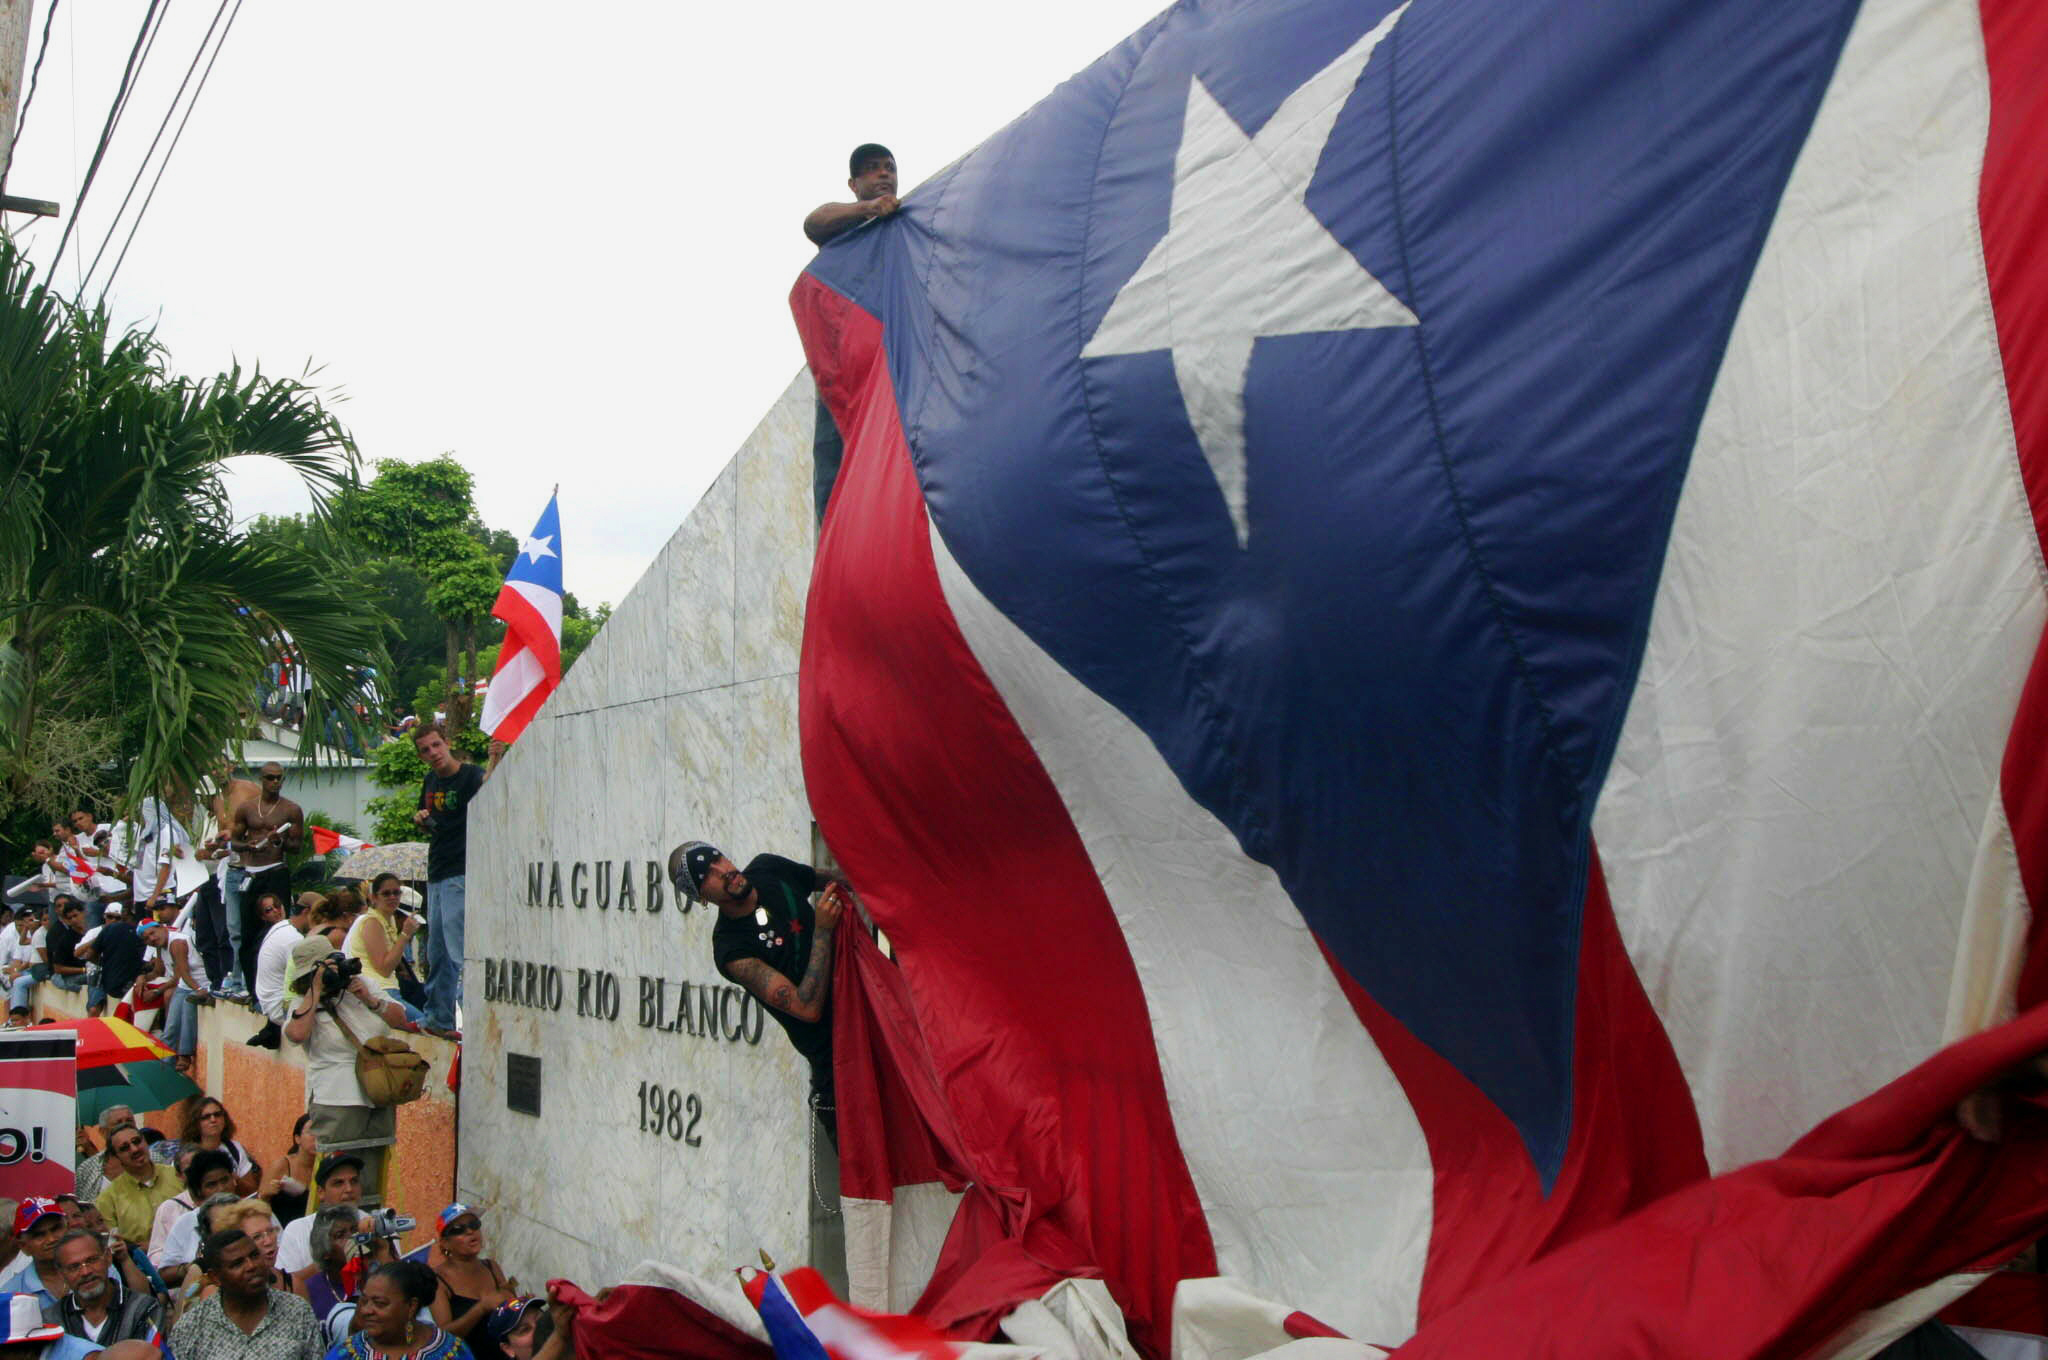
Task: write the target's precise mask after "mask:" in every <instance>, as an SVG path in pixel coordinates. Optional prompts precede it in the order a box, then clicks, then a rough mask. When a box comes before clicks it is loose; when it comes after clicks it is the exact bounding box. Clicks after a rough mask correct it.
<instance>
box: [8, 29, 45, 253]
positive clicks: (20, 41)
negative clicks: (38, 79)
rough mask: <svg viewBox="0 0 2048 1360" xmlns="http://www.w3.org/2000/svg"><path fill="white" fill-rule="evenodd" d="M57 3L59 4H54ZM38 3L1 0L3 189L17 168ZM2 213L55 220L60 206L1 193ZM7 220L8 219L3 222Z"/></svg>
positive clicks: (41, 200) (36, 199)
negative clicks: (23, 92) (31, 28)
mask: <svg viewBox="0 0 2048 1360" xmlns="http://www.w3.org/2000/svg"><path fill="white" fill-rule="evenodd" d="M51 3H53V4H54V3H55V0H51ZM33 8H34V0H0V189H4V188H5V186H6V184H7V172H8V170H10V169H11V168H13V165H14V129H15V124H16V122H17V120H18V119H19V118H20V117H21V76H22V71H23V69H24V68H25V67H26V66H27V65H28V30H29V18H30V13H29V12H30V10H31V9H33ZM0 210H4V211H5V212H25V213H33V214H35V215H36V216H37V217H55V216H56V215H57V205H56V204H55V203H50V202H47V201H45V200H43V199H38V198H16V197H14V196H13V195H11V194H4V193H0ZM0 220H4V219H0Z"/></svg>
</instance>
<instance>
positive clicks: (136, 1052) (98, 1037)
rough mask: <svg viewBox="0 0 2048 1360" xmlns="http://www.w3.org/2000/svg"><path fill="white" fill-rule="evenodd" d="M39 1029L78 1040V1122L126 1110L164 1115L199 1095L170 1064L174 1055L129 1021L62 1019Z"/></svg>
mask: <svg viewBox="0 0 2048 1360" xmlns="http://www.w3.org/2000/svg"><path fill="white" fill-rule="evenodd" d="M37 1028H38V1029H68V1030H71V1031H72V1032H73V1033H75V1034H77V1036H78V1121H79V1122H80V1123H81V1124H85V1123H91V1122H92V1121H94V1120H96V1119H98V1118H99V1117H100V1114H101V1112H102V1111H104V1110H107V1109H109V1108H110V1107H112V1106H115V1105H126V1106H128V1107H129V1108H130V1109H133V1110H137V1111H147V1110H162V1109H168V1108H169V1107H170V1106H173V1105H175V1104H177V1103H178V1102H179V1101H181V1100H187V1099H190V1098H191V1097H193V1096H196V1095H198V1094H199V1084H198V1083H197V1082H195V1081H193V1080H192V1078H190V1077H188V1076H186V1075H185V1074H184V1073H182V1072H180V1071H178V1070H177V1069H176V1068H174V1067H172V1066H171V1065H170V1061H169V1059H170V1058H171V1056H172V1054H171V1050H169V1049H168V1048H165V1047H164V1046H163V1045H162V1044H160V1043H158V1042H157V1041H156V1040H155V1039H153V1038H151V1037H150V1036H149V1035H148V1034H146V1033H144V1032H143V1031H142V1030H139V1029H137V1028H136V1027H135V1026H133V1025H131V1024H129V1023H128V1022H127V1021H126V1020H112V1019H84V1020H58V1021H55V1022H53V1023H51V1024H48V1025H38V1026H37Z"/></svg>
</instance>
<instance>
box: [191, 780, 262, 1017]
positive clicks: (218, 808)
mask: <svg viewBox="0 0 2048 1360" xmlns="http://www.w3.org/2000/svg"><path fill="white" fill-rule="evenodd" d="M261 796H262V790H261V789H259V788H258V787H257V785H256V781H255V780H253V779H244V778H243V777H242V776H240V775H238V774H236V773H235V766H234V762H232V761H227V760H223V761H222V762H221V763H220V764H219V765H218V766H216V767H215V768H214V771H213V796H212V797H211V798H209V799H208V800H207V808H208V810H209V811H210V812H212V813H213V825H214V828H215V832H214V836H213V838H212V839H211V840H209V841H207V842H206V844H205V845H203V846H201V847H200V848H199V858H201V859H203V860H206V861H208V862H212V861H215V860H224V861H226V862H225V863H224V864H221V865H218V866H217V870H218V873H217V877H216V883H217V884H218V891H219V899H220V900H219V902H218V904H216V903H215V902H214V901H213V894H212V893H210V892H207V891H204V890H202V891H201V893H200V897H199V900H200V902H201V903H202V904H204V905H205V906H206V909H207V923H208V926H209V927H210V928H209V930H208V932H207V933H208V934H209V935H211V936H213V937H214V940H215V941H218V940H221V939H225V940H226V946H225V948H222V946H221V945H220V944H218V943H213V944H212V949H213V950H215V951H218V952H219V956H220V959H221V961H222V962H223V963H224V964H225V965H226V966H225V967H224V968H223V970H222V971H223V972H224V973H225V975H226V980H225V982H223V984H222V986H221V994H222V995H223V996H227V997H236V996H240V995H243V994H244V993H246V992H247V991H248V988H249V981H250V980H249V979H248V978H247V977H245V976H244V975H243V973H242V930H243V919H242V891H243V889H244V888H245V887H246V886H247V885H248V882H249V871H248V870H247V869H245V868H243V867H242V861H241V858H240V856H238V855H237V854H236V853H235V851H234V849H233V848H232V847H231V845H230V844H229V841H230V835H231V832H232V830H233V827H234V824H235V814H236V813H237V812H239V811H241V809H242V808H243V806H244V805H245V804H249V803H253V802H255V801H256V800H257V799H258V798H259V797H261ZM216 910H217V911H218V917H217V918H216V916H215V912H216ZM257 943H258V945H259V946H260V945H261V943H262V941H261V940H258V941H257ZM200 952H201V953H204V954H206V955H207V960H208V962H207V967H208V969H209V970H211V968H212V966H213V960H214V957H215V955H214V953H212V952H209V951H208V950H207V949H206V948H205V947H204V945H202V948H201V951H200Z"/></svg>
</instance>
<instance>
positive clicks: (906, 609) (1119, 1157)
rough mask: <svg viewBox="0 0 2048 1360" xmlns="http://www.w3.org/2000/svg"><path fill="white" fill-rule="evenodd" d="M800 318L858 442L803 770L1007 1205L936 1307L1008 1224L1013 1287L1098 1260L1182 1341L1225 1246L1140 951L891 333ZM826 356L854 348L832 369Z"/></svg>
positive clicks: (983, 1164)
mask: <svg viewBox="0 0 2048 1360" xmlns="http://www.w3.org/2000/svg"><path fill="white" fill-rule="evenodd" d="M791 306H792V308H793V310H794V311H795V312H796V315H797V324H798V328H799V330H800V331H801V332H802V333H803V335H804V340H805V347H806V349H807V351H808V352H809V353H811V354H812V355H814V356H818V359H817V360H816V361H814V362H815V364H816V366H817V367H819V368H822V369H823V370H824V371H822V372H820V373H819V381H820V387H821V390H822V391H823V392H824V395H825V398H826V400H827V402H828V404H829V405H830V407H831V409H832V411H833V414H834V416H835V417H836V418H837V420H838V421H839V426H840V429H841V430H842V431H844V432H845V433H846V436H847V438H846V461H845V464H844V466H843V467H842V468H841V470H840V473H839V479H838V484H837V487H836V488H835V490H834V492H833V496H832V503H831V512H830V514H829V515H828V516H827V519H826V523H825V530H824V534H823V536H822V538H821V540H820V543H819V548H818V558H817V565H816V568H815V570H814V572H813V575H812V579H811V594H810V602H809V610H808V613H807V615H806V619H805V626H804V651H803V667H802V672H801V681H800V686H801V691H800V692H801V720H802V732H803V754H804V777H805V784H806V787H807V789H808V791H809V794H810V800H811V805H812V808H813V809H814V810H815V813H816V815H817V818H818V824H819V826H820V828H821V829H822V830H823V831H824V834H825V837H826V840H827V841H828V842H829V843H830V844H831V846H832V848H833V850H834V852H835V853H836V854H837V855H838V857H839V860H840V862H841V863H842V864H844V865H845V866H846V868H847V869H848V871H849V874H850V877H851V878H852V879H853V881H855V882H857V883H859V884H860V885H861V894H862V897H863V899H864V900H865V901H866V903H867V905H868V907H869V909H870V910H871V911H872V912H873V914H874V917H875V919H876V921H877V922H878V923H879V924H880V925H881V926H882V928H883V929H884V930H886V931H887V932H888V934H889V936H890V938H891V939H892V940H893V941H894V943H895V945H896V948H897V954H898V960H899V963H900V964H901V967H902V970H903V975H904V978H905V980H906V982H907V983H908V987H909V992H910V995H911V998H912V1000H913V1002H914V1004H915V1006H916V1010H917V1014H918V1018H919V1019H920V1021H921V1022H922V1026H923V1030H924V1035H925V1040H926V1042H927V1044H928V1045H929V1048H930V1052H931V1057H932V1061H933V1066H934V1069H935V1071H936V1074H937V1078H938V1081H939V1083H940V1084H941V1086H942V1088H943V1089H944V1091H945V1093H946V1095H947V1097H948V1099H949V1103H950V1105H951V1108H952V1113H953V1117H954V1121H955V1130H956V1132H957V1134H958V1136H959V1138H960V1144H961V1151H962V1154H963V1156H964V1157H965V1158H966V1159H967V1161H968V1163H969V1165H970V1168H971V1169H972V1171H973V1173H974V1177H975V1179H976V1181H977V1182H978V1183H979V1184H980V1185H981V1186H983V1187H984V1188H986V1189H988V1190H989V1191H990V1192H991V1198H990V1199H989V1200H988V1201H987V1202H988V1203H990V1204H999V1205H1001V1206H1002V1216H1001V1220H1000V1222H998V1223H993V1224H991V1223H980V1224H976V1223H974V1222H972V1221H971V1220H972V1219H974V1217H975V1214H974V1212H973V1210H974V1205H975V1201H972V1200H970V1201H967V1202H964V1203H963V1211H962V1214H961V1218H960V1219H959V1220H957V1221H956V1225H955V1231H954V1233H953V1236H952V1237H951V1238H950V1239H949V1241H948V1245H947V1249H946V1252H945V1253H944V1254H943V1255H942V1257H941V1260H940V1264H939V1270H938V1272H937V1273H936V1274H935V1275H934V1278H933V1290H932V1293H931V1294H930V1295H928V1298H939V1297H945V1296H948V1295H949V1291H951V1290H953V1287H954V1286H957V1285H959V1284H960V1283H961V1276H962V1272H963V1271H964V1270H965V1268H966V1267H967V1266H968V1265H969V1264H970V1263H969V1262H967V1261H963V1260H962V1259H961V1257H962V1255H963V1254H964V1253H965V1252H966V1251H968V1250H969V1249H970V1247H969V1246H968V1245H966V1244H969V1243H973V1244H975V1245H976V1246H977V1247H987V1246H988V1245H989V1239H988V1233H989V1232H990V1231H991V1230H999V1231H1000V1234H1001V1244H1002V1254H1001V1255H1000V1257H998V1256H996V1255H991V1256H989V1257H987V1258H985V1260H984V1268H985V1270H986V1271H987V1272H988V1274H989V1275H990V1276H992V1277H993V1276H1002V1275H1005V1274H1007V1276H1008V1278H1010V1279H1012V1280H1015V1281H1017V1282H1018V1284H1017V1287H1024V1284H1026V1283H1028V1282H1029V1281H1030V1280H1032V1279H1038V1280H1044V1275H1045V1270H1046V1268H1050V1269H1051V1270H1054V1271H1057V1272H1059V1273H1062V1274H1066V1273H1084V1274H1085V1273H1089V1270H1088V1268H1089V1267H1090V1266H1093V1267H1099V1268H1100V1271H1101V1273H1102V1275H1103V1276H1104V1278H1105V1279H1106V1281H1107V1282H1108V1284H1109V1287H1110V1291H1111V1293H1112V1294H1113V1295H1114V1296H1115V1298H1116V1300H1117V1302H1118V1304H1119V1305H1120V1306H1121V1307H1122V1308H1123V1309H1124V1311H1125V1313H1126V1315H1127V1316H1128V1318H1129V1320H1130V1327H1131V1335H1132V1339H1133V1340H1134V1342H1136V1343H1137V1344H1138V1345H1139V1346H1141V1347H1143V1348H1144V1349H1146V1350H1147V1351H1149V1352H1151V1353H1153V1354H1158V1353H1161V1352H1163V1351H1164V1350H1165V1349H1166V1339H1167V1330H1168V1324H1169V1318H1170V1315H1171V1308H1172V1303H1173V1291H1174V1286H1175V1284H1176V1282H1177V1281H1179V1280H1181V1279H1182V1278H1185V1277H1188V1276H1206V1275H1211V1274H1214V1273H1215V1270H1216V1258H1215V1250H1214V1248H1213V1246H1212V1245H1211V1242H1210V1237H1209V1228H1208V1224H1207V1222H1206V1221H1205V1220H1204V1218H1203V1216H1202V1211H1201V1205H1200V1203H1199V1201H1198V1199H1197V1197H1196V1194H1195V1189H1194V1184H1193V1181H1192V1179H1191V1178H1190V1176H1189V1174H1188V1169H1187V1165H1186V1162H1185V1159H1184V1158H1183V1156H1182V1153H1181V1149H1180V1146H1179V1142H1178V1139H1177V1136H1176V1134H1175V1130H1174V1125H1173V1119H1172V1115H1171V1113H1170V1111H1169V1110H1168V1107H1167V1102H1166V1091H1165V1084H1164V1080H1163V1078H1162V1077H1161V1074H1160V1070H1159V1059H1158V1053H1157V1050H1156V1049H1155V1047H1154V1045H1153V1038H1152V1024H1151V1018H1150V1016H1149V1014H1148V1012H1147V1010H1146V1006H1145V999H1144V993H1143V991H1142V989H1141V987H1140V984H1139V981H1138V976H1137V971H1136V968H1135V967H1134V965H1133V964H1132V961H1131V957H1130V951H1129V948H1128V946H1127V945H1126V943H1125V940H1124V937H1123V932H1122V930H1121V928H1120V927H1119V925H1118V923H1117V919H1116V916H1115V914H1114V912H1113V911H1112V910H1111V908H1110V905H1109V902H1108V900H1107V898H1106V897H1105V896H1104V895H1103V890H1102V885H1101V881H1100V879H1099V878H1098V877H1097V874H1096V871H1095V867H1094V865H1093V863H1092V862H1091V861H1090V860H1089V858H1088V855H1087V852H1086V850H1085V848H1084V847H1083V845H1082V842H1081V839H1080V836H1079V834H1078V833H1077V832H1076V830H1075V828H1074V825H1073V823H1072V821H1071V820H1070V818H1069V817H1068V815H1067V810H1066V807H1065V805H1064V804H1062V803H1061V801H1060V799H1059V795H1058V793H1057V792H1056V790H1055V789H1054V787H1053V785H1052V781H1051V780H1050V778H1049V777H1048V776H1047V774H1046V772H1045V770H1044V768H1043V767H1042V766H1041V765H1040V763H1039V760H1038V757H1037V755H1036V753H1035V752H1034V751H1033V750H1032V748H1031V746H1030V743H1029V742H1028V741H1027V740H1026V738H1025V737H1024V734H1023V732H1022V731H1021V730H1020V729H1019V728H1018V726H1017V723H1016V721H1015V719H1014V718H1013V717H1012V715H1011V714H1010V712H1009V710H1008V709H1007V708H1006V707H1005V706H1004V704H1003V701H1002V698H1001V696H1000V695H999V694H998V693H997V692H996V690H995V688H994V686H993V685H992V684H991V683H990V681H989V679H988V677H987V676H986V675H985V674H984V673H983V671H982V670H981V667H980V665H979V663H978V662H977V661H976V660H975V658H974V655H973V653H972V651H970V650H969V648H968V646H967V643H966V640H965V639H964V638H963V637H962V636H961V633H960V630H959V627H958V624H957V623H956V621H955V620H954V618H953V616H952V614H951V612H950V610H949V609H948V607H947V605H946V600H945V596H944V594H943V591H942V589H941V587H940V584H939V579H938V573H937V569H936V566H935V564H934V562H933V559H932V548H931V538H930V525H929V521H928V520H927V518H926V512H925V506H924V498H923V493H922V491H921V489H920V488H919V485H918V481H917V476H916V472H915V470H914V469H913V467H912V465H911V461H910V453H909V448H908V446H907V444H906V443H905V440H904V436H903V429H902V424H901V420H900V416H899V413H898V411H897V408H896V398H895V393H894V392H893V390H892V389H891V386H890V383H889V377H888V368H887V365H886V363H885V362H883V360H882V356H881V326H880V323H879V322H877V321H876V320H875V319H874V318H873V317H871V316H869V315H867V314H866V313H864V312H861V311H859V310H858V309H857V308H855V307H853V306H852V305H851V304H850V303H848V302H846V301H845V299H843V298H841V297H839V296H838V295H837V294H835V293H833V292H831V291H830V290H829V289H827V288H825V287H824V286H823V285H822V284H820V283H818V282H817V281H816V280H815V279H813V278H811V277H810V276H808V275H806V276H805V277H804V278H803V279H802V280H800V281H799V282H798V284H797V286H796V289H795V291H794V293H793V294H792V296H791ZM828 337H830V340H829V343H827V338H828ZM828 353H829V354H831V355H833V356H836V358H837V359H838V360H840V361H845V362H841V363H840V364H839V366H837V367H826V365H825V363H824V361H823V356H825V355H827V354H828ZM992 826H999V827H1001V828H1003V833H1004V834H1003V835H1001V836H1000V837H997V836H990V835H988V834H987V830H988V828H990V827H992ZM967 885H973V887H972V888H971V889H970V888H969V887H968V886H967ZM850 1174H851V1175H852V1177H853V1178H854V1179H856V1180H858V1179H859V1178H860V1176H861V1175H862V1174H863V1172H862V1169H861V1168H854V1169H853V1171H852V1172H851V1173H850ZM1034 1262H1035V1263H1036V1266H1035V1267H1034V1268H1031V1269H1023V1268H1021V1267H1023V1266H1026V1265H1030V1264H1031V1263H1034ZM1012 1267H1018V1268H1016V1269H1012ZM1077 1268H1078V1271H1077ZM970 1292H971V1291H970ZM1001 1292H1002V1291H1000V1290H998V1291H996V1292H995V1293H994V1294H991V1295H986V1296H982V1297H979V1298H978V1299H977V1300H976V1302H975V1303H973V1304H972V1305H965V1304H958V1303H955V1305H954V1311H956V1312H958V1311H959V1310H960V1309H961V1308H964V1307H968V1306H971V1307H973V1308H974V1309H976V1310H977V1311H976V1313H975V1316H976V1318H978V1319H979V1321H980V1322H981V1323H982V1325H983V1329H984V1330H983V1334H986V1333H985V1328H986V1327H987V1326H992V1325H993V1321H994V1317H993V1316H992V1315H988V1314H986V1313H984V1312H981V1311H979V1310H985V1309H990V1308H995V1307H998V1306H999V1305H1000V1302H1001ZM950 1297H952V1298H953V1299H955V1300H957V1299H959V1298H960V1297H962V1296H961V1295H960V1294H958V1293H957V1292H954V1293H952V1294H951V1295H950ZM1010 1301H1011V1302H1015V1301H1016V1300H1014V1299H1012V1300H1010ZM917 1311H919V1312H921V1313H923V1312H926V1311H927V1305H925V1304H921V1305H920V1306H919V1308H918V1310H917ZM932 1316H933V1321H934V1322H937V1323H938V1324H939V1325H942V1326H947V1327H952V1326H953V1325H954V1323H955V1322H956V1321H958V1320H959V1319H956V1318H947V1317H944V1316H940V1315H938V1314H937V1313H936V1312H934V1313H933V1314H932Z"/></svg>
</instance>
